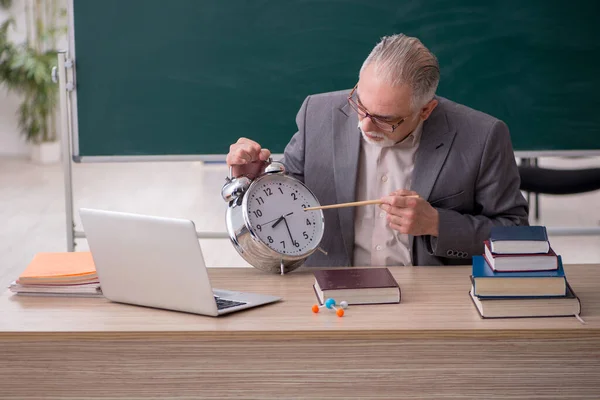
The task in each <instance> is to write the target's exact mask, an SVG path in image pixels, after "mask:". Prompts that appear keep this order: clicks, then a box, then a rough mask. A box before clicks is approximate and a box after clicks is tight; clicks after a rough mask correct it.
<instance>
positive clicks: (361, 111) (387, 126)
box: [348, 83, 408, 133]
mask: <svg viewBox="0 0 600 400" xmlns="http://www.w3.org/2000/svg"><path fill="white" fill-rule="evenodd" d="M357 87H358V83H357V84H356V85H354V89H352V91H351V92H350V94H349V95H348V103H349V104H350V107H352V109H353V110H354V111H356V113H357V114H358V115H359V116H360V118H361V119H364V118H370V119H371V122H372V123H373V125H375V126H376V127H378V128H379V129H381V130H382V131H385V132H390V133H391V132H394V131H395V130H396V128H398V127H399V126H400V125H402V123H403V122H404V121H405V120H406V119H407V118H408V117H404V118H401V119H400V120H399V121H395V122H389V121H384V120H382V119H381V117H376V116H374V115H371V114H370V113H369V112H368V111H367V109H366V108H364V107H363V106H362V105H360V104H358V102H357V101H356V100H354V98H353V97H354V93H355V92H356V88H357Z"/></svg>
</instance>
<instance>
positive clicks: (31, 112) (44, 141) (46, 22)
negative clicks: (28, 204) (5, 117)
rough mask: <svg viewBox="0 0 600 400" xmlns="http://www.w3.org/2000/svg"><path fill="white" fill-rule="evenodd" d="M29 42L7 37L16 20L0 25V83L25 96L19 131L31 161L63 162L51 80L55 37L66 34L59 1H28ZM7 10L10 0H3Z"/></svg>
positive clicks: (54, 61)
mask: <svg viewBox="0 0 600 400" xmlns="http://www.w3.org/2000/svg"><path fill="white" fill-rule="evenodd" d="M28 3H29V4H28V5H29V7H27V8H26V9H27V12H28V13H31V14H30V15H28V18H27V20H28V21H33V23H34V25H35V26H34V27H33V28H34V29H32V27H31V26H29V27H28V30H27V32H28V35H27V41H26V42H25V43H21V44H17V43H13V42H11V41H10V40H9V38H8V33H9V28H10V27H11V26H12V25H14V19H12V18H9V19H8V20H7V21H4V22H3V23H2V24H1V25H0V83H2V84H4V85H5V86H6V87H7V88H8V90H9V91H13V92H16V93H18V94H20V95H21V96H22V97H21V98H22V101H21V104H20V106H19V109H18V117H19V119H18V120H19V128H20V131H21V132H22V134H23V135H25V138H26V139H27V141H28V142H29V143H30V146H31V158H32V160H33V161H34V162H37V163H44V164H45V163H52V162H56V161H58V160H59V159H60V143H59V136H58V131H57V124H56V109H57V105H58V85H56V84H55V83H54V82H53V81H52V77H51V71H52V67H53V66H55V65H56V63H57V61H56V56H57V51H56V38H57V35H59V34H61V33H62V32H64V28H62V29H61V28H59V27H58V26H57V22H58V20H59V17H60V15H59V10H58V4H57V0H43V1H42V0H33V1H28ZM0 6H3V7H5V8H8V7H10V6H11V1H9V0H0Z"/></svg>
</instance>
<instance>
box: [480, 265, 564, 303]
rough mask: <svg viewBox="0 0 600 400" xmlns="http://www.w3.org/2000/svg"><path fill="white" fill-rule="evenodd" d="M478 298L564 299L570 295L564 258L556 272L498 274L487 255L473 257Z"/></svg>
mask: <svg viewBox="0 0 600 400" xmlns="http://www.w3.org/2000/svg"><path fill="white" fill-rule="evenodd" d="M472 277H473V294H474V295H475V296H483V297H486V296H564V295H565V294H566V292H567V284H566V279H565V271H564V268H563V264H562V258H561V257H560V256H558V268H557V269H556V270H553V271H527V272H497V271H494V270H492V268H491V267H490V266H489V265H488V264H487V262H486V261H485V258H484V257H483V256H473V269H472Z"/></svg>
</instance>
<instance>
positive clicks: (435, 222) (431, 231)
mask: <svg viewBox="0 0 600 400" xmlns="http://www.w3.org/2000/svg"><path fill="white" fill-rule="evenodd" d="M408 196H417V197H408ZM381 201H382V202H383V204H381V205H380V206H379V207H380V208H381V209H382V210H384V211H385V212H387V214H388V215H387V221H388V224H389V226H390V228H392V229H394V230H396V231H398V232H400V233H405V234H409V235H414V236H421V235H431V236H436V237H437V236H438V227H439V215H438V212H437V210H436V209H435V208H433V207H432V206H431V204H429V203H428V202H427V201H425V200H424V199H422V198H421V197H418V194H417V193H416V192H413V191H411V190H397V191H395V192H393V193H390V195H389V196H385V197H382V198H381Z"/></svg>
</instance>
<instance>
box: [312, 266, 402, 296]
mask: <svg viewBox="0 0 600 400" xmlns="http://www.w3.org/2000/svg"><path fill="white" fill-rule="evenodd" d="M314 275H315V284H314V289H315V293H316V295H317V298H318V299H319V302H320V303H321V304H323V303H324V302H325V299H327V298H329V297H332V298H334V299H335V300H336V302H337V303H340V302H341V301H347V302H348V304H384V303H400V286H398V283H397V282H396V280H395V279H394V277H393V276H392V273H391V272H390V270H389V269H387V268H343V269H342V268H340V269H324V270H317V271H315V272H314Z"/></svg>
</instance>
